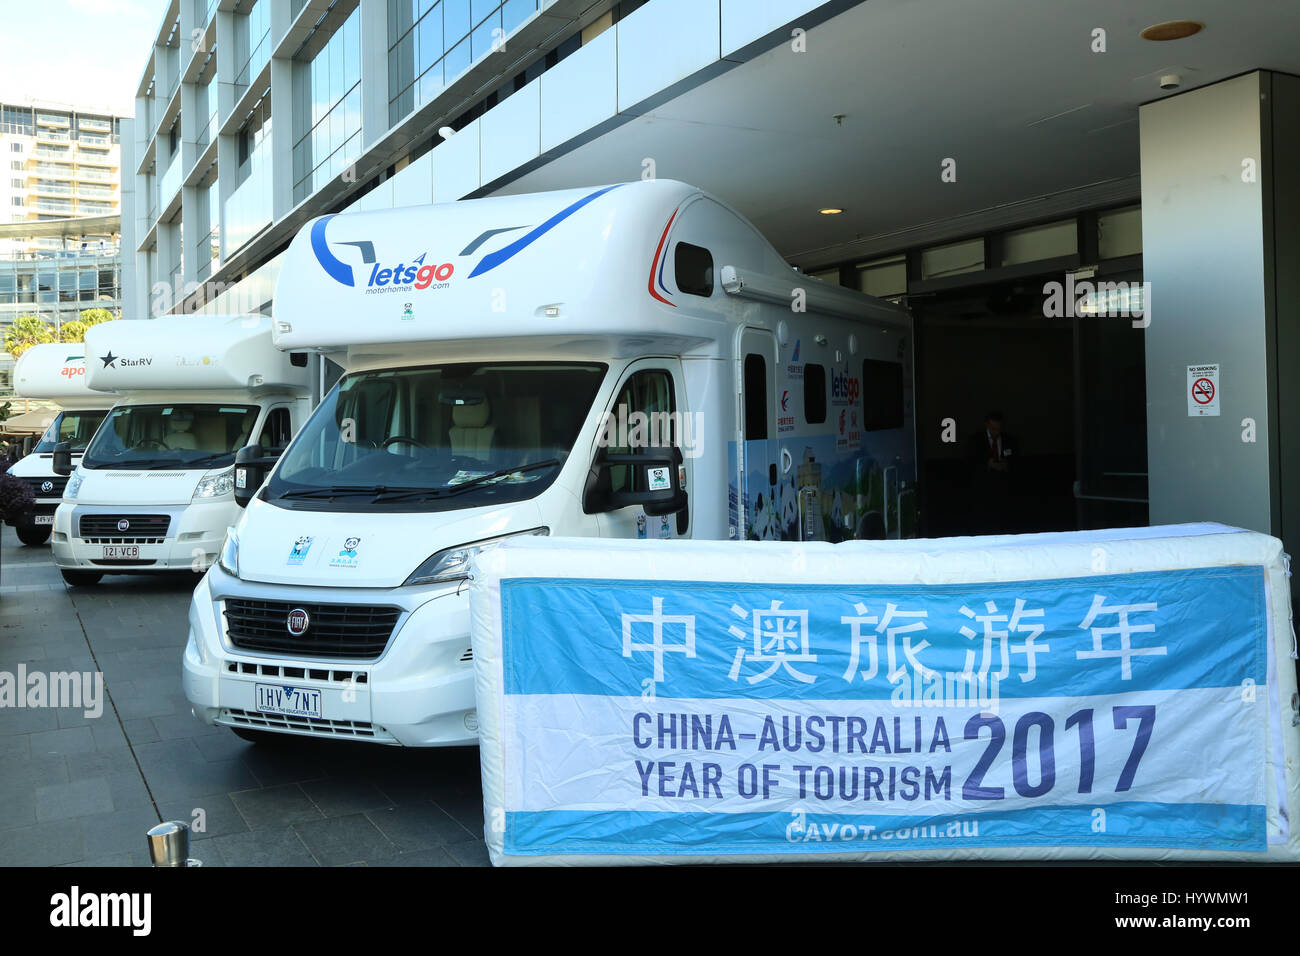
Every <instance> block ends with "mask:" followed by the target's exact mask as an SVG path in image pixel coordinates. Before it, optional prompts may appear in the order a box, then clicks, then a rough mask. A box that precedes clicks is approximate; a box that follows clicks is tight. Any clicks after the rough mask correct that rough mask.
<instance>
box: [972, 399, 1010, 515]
mask: <svg viewBox="0 0 1300 956" xmlns="http://www.w3.org/2000/svg"><path fill="white" fill-rule="evenodd" d="M1014 451H1015V442H1014V440H1013V439H1012V438H1011V436H1010V435H1008V434H1007V433H1006V432H1005V431H1004V430H1003V428H1002V413H1001V412H999V411H991V412H989V413H988V414H987V415H985V416H984V428H983V429H982V430H981V431H979V432H977V433H976V434H975V435H972V436H971V437H970V439H969V441H968V444H967V456H968V458H969V459H970V464H971V473H972V474H971V477H972V480H971V525H972V528H971V530H972V531H973V532H974V533H975V534H1005V533H1006V532H1007V531H1008V530H1010V529H1009V524H1010V518H1011V507H1010V499H1011V491H1010V482H1011V467H1012V465H1011V462H1012V457H1013V456H1012V452H1014Z"/></svg>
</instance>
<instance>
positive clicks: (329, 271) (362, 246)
mask: <svg viewBox="0 0 1300 956" xmlns="http://www.w3.org/2000/svg"><path fill="white" fill-rule="evenodd" d="M333 218H334V217H333V216H325V217H324V218H321V219H318V220H316V222H315V223H313V224H312V227H311V249H312V253H313V254H314V255H315V256H316V261H317V262H319V263H320V267H321V268H322V269H324V270H325V274H326V275H328V276H329V277H330V278H331V279H333V280H334V281H335V282H338V283H340V284H342V285H346V286H353V287H355V286H356V284H357V280H356V275H355V273H354V272H353V270H352V266H350V265H348V264H347V263H346V262H344V261H343V260H341V259H339V258H338V256H336V255H334V253H333V251H331V249H330V244H329V243H328V242H327V241H326V240H325V226H326V224H327V223H328V222H329V221H330V220H331V219H333ZM335 245H339V246H352V247H353V248H354V249H356V250H357V251H358V252H359V253H361V261H362V262H363V263H365V264H366V265H368V266H370V275H369V277H368V278H367V280H366V292H368V293H369V292H389V291H394V292H396V291H400V290H403V289H408V288H415V289H430V288H433V289H445V288H446V287H447V280H448V279H450V278H451V275H452V273H453V272H455V271H456V267H455V266H453V265H452V264H451V263H450V262H443V263H441V264H434V263H426V262H425V261H424V258H425V256H427V255H428V253H427V252H422V253H420V256H419V258H418V259H412V260H411V262H410V265H407V264H406V263H405V262H399V263H398V264H397V265H395V266H392V267H386V266H382V265H381V264H380V263H379V260H378V258H377V257H376V256H375V244H374V243H373V242H371V241H370V240H369V239H361V240H355V241H352V242H338V241H336V242H335ZM435 283H436V285H435Z"/></svg>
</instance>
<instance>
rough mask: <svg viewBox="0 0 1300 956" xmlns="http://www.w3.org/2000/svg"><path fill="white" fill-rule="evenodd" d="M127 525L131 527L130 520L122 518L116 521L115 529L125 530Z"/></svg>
mask: <svg viewBox="0 0 1300 956" xmlns="http://www.w3.org/2000/svg"><path fill="white" fill-rule="evenodd" d="M129 527H131V522H129V521H127V520H126V519H125V518H122V519H121V520H120V521H118V523H117V530H118V531H125V530H126V529H127V528H129Z"/></svg>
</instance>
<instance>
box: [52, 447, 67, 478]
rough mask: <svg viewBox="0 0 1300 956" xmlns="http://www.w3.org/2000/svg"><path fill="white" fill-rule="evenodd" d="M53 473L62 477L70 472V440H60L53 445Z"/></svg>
mask: <svg viewBox="0 0 1300 956" xmlns="http://www.w3.org/2000/svg"><path fill="white" fill-rule="evenodd" d="M53 465H54V473H55V474H56V475H62V476H63V477H64V478H66V477H68V475H70V474H72V442H67V441H61V442H59V443H58V444H57V445H55V446H54V462H53Z"/></svg>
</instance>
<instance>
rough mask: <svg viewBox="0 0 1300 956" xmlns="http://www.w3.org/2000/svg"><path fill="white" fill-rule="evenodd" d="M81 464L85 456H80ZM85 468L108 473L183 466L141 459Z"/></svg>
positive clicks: (164, 461) (170, 462) (167, 459)
mask: <svg viewBox="0 0 1300 956" xmlns="http://www.w3.org/2000/svg"><path fill="white" fill-rule="evenodd" d="M81 463H82V464H83V465H86V460H85V456H82V460H81ZM86 467H87V468H91V469H94V468H104V469H107V470H110V471H112V470H117V471H130V470H133V469H136V468H139V469H142V470H148V469H150V468H176V467H184V466H178V465H177V463H176V461H174V460H173V459H170V458H141V459H138V460H136V461H104V462H99V461H96V462H92V463H91V464H89V465H86Z"/></svg>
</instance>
